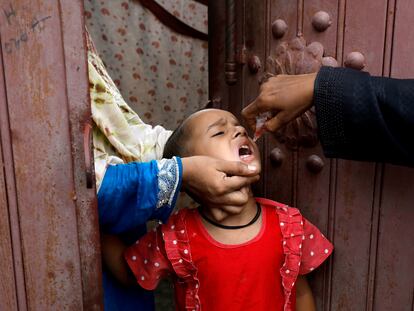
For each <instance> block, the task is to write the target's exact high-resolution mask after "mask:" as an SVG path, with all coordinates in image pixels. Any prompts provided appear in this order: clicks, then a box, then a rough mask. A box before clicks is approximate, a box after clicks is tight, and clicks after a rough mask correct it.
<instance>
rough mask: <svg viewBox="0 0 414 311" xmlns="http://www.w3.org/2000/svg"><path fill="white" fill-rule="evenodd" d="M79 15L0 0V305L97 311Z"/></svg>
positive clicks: (59, 7)
mask: <svg viewBox="0 0 414 311" xmlns="http://www.w3.org/2000/svg"><path fill="white" fill-rule="evenodd" d="M82 18H83V6H82V2H81V1H79V0H76V1H73V0H72V1H52V0H50V1H43V0H42V1H41V0H38V1H37V0H13V1H12V0H10V1H7V0H2V1H0V40H1V49H0V134H1V136H0V138H1V139H0V164H1V169H0V262H1V265H0V275H1V281H0V310H97V309H101V296H102V295H101V292H102V290H101V281H100V280H101V268H100V256H99V237H98V222H97V212H96V202H95V189H94V187H93V182H92V179H91V178H92V175H91V171H90V168H91V163H88V161H86V162H85V159H86V160H88V159H90V152H91V151H90V150H89V146H88V143H89V141H88V135H87V134H88V126H87V124H88V123H89V119H90V102H89V97H88V79H87V62H86V51H85V41H84V26H83V20H82ZM84 139H85V143H86V149H85V150H84V148H83V146H84ZM86 171H88V172H87V173H88V178H89V182H87V178H86V174H85V172H86Z"/></svg>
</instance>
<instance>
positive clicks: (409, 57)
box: [391, 0, 414, 79]
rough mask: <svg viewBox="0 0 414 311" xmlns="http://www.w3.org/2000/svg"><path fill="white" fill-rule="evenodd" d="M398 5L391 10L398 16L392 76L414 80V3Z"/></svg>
mask: <svg viewBox="0 0 414 311" xmlns="http://www.w3.org/2000/svg"><path fill="white" fill-rule="evenodd" d="M396 4H397V5H396V7H395V9H394V8H391V9H392V12H393V13H394V14H395V15H396V16H395V30H394V40H393V44H392V55H393V57H392V66H391V76H392V77H395V78H411V79H412V78H414V58H413V54H412V47H413V42H414V32H413V31H411V23H412V20H413V16H414V2H413V1H410V0H399V1H397V2H396ZM409 29H410V30H409ZM408 30H409V31H408Z"/></svg>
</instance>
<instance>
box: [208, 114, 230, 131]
mask: <svg viewBox="0 0 414 311" xmlns="http://www.w3.org/2000/svg"><path fill="white" fill-rule="evenodd" d="M226 123H227V120H226V119H225V118H223V117H222V118H220V119H218V120H217V121H216V122H214V123H211V124H210V125H209V126H208V128H207V131H206V133H207V132H208V131H209V130H210V129H211V128H212V127H215V126H218V125H225V124H226Z"/></svg>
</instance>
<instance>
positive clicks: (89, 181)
mask: <svg viewBox="0 0 414 311" xmlns="http://www.w3.org/2000/svg"><path fill="white" fill-rule="evenodd" d="M91 130H92V125H91V124H90V123H89V122H86V123H85V126H84V127H83V152H84V155H85V174H86V188H88V189H91V188H92V187H93V174H92V157H91V153H90V146H91V142H92V131H91Z"/></svg>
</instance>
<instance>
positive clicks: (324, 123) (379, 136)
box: [314, 67, 414, 166]
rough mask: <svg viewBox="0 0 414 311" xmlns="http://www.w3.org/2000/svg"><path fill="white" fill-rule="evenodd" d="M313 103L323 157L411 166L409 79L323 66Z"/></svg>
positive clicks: (413, 96)
mask: <svg viewBox="0 0 414 311" xmlns="http://www.w3.org/2000/svg"><path fill="white" fill-rule="evenodd" d="M314 104H315V109H316V118H317V123H318V131H319V137H320V140H321V144H322V147H323V150H324V153H325V155H326V156H327V157H338V158H344V159H352V160H364V161H378V162H389V163H394V164H400V165H407V166H414V139H413V137H412V135H413V133H414V80H412V79H406V80H400V79H391V78H384V77H372V76H370V75H369V74H368V73H366V72H360V71H356V70H352V69H347V68H332V67H322V68H321V70H320V71H319V73H318V76H317V78H316V81H315V93H314Z"/></svg>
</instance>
